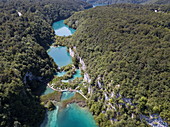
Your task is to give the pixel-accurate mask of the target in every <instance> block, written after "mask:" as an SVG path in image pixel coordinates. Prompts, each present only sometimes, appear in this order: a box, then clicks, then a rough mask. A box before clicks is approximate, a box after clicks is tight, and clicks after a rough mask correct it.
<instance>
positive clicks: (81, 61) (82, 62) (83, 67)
mask: <svg viewBox="0 0 170 127" xmlns="http://www.w3.org/2000/svg"><path fill="white" fill-rule="evenodd" d="M79 60H80V63H81V65H82V67H81V68H82V70H84V71H85V70H86V65H85V63H84V61H83V60H82V59H81V58H80V59H79Z"/></svg>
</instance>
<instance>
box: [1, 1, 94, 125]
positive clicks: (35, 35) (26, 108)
mask: <svg viewBox="0 0 170 127" xmlns="http://www.w3.org/2000/svg"><path fill="white" fill-rule="evenodd" d="M90 7H92V6H91V5H89V4H87V3H85V2H82V1H78V0H43V1H42V0H1V1H0V17H1V18H0V47H1V48H0V52H1V53H0V59H1V62H0V126H1V127H12V126H15V127H21V126H22V127H37V126H39V125H40V123H41V122H42V120H43V119H44V115H45V108H44V107H43V106H42V105H41V104H40V98H39V96H38V94H37V93H38V91H37V90H38V89H39V88H42V86H45V85H46V83H47V82H48V81H50V80H51V79H52V78H53V74H54V72H56V71H57V65H56V64H55V63H54V62H53V60H52V59H51V58H50V57H49V56H48V54H47V52H46V49H48V48H49V46H50V45H51V43H52V42H54V31H53V29H52V27H51V24H52V23H53V22H54V21H57V20H60V19H65V18H68V17H69V16H70V15H72V14H73V13H74V12H75V11H81V10H83V9H86V8H90ZM35 93H36V94H35Z"/></svg>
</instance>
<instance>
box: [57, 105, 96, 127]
mask: <svg viewBox="0 0 170 127" xmlns="http://www.w3.org/2000/svg"><path fill="white" fill-rule="evenodd" d="M58 125H59V127H97V126H96V123H95V121H94V119H93V116H92V115H91V114H90V113H89V111H87V110H85V109H82V108H80V107H79V106H77V105H76V104H70V105H69V106H68V107H67V108H65V109H64V110H62V111H61V112H59V117H58Z"/></svg>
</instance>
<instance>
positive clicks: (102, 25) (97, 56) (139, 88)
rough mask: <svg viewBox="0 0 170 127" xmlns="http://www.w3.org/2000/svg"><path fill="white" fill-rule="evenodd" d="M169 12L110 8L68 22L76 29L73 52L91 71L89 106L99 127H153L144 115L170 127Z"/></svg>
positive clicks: (134, 7) (79, 14)
mask: <svg viewBox="0 0 170 127" xmlns="http://www.w3.org/2000/svg"><path fill="white" fill-rule="evenodd" d="M169 8H170V6H158V5H155V6H149V5H148V6H142V5H111V6H105V7H96V8H93V9H89V10H85V11H81V12H76V13H75V14H74V15H73V16H71V17H70V18H69V19H67V20H66V21H65V23H66V24H68V25H69V26H71V27H73V28H76V29H77V30H76V32H75V33H74V35H73V36H72V38H71V40H70V42H69V43H68V46H70V47H74V49H75V46H76V50H77V53H79V56H80V57H82V59H83V60H84V62H85V64H86V66H87V69H86V71H87V72H88V74H89V75H90V77H91V83H90V84H89V87H88V88H90V89H88V88H87V90H86V91H88V92H87V93H86V94H87V95H86V96H88V97H89V98H90V99H89V102H88V106H89V109H90V111H91V112H92V113H93V115H94V116H95V120H96V121H97V123H98V125H99V126H100V127H113V126H115V127H137V126H140V127H144V126H148V125H147V124H146V123H145V122H144V120H141V119H140V116H141V115H142V114H143V115H146V116H149V114H159V115H160V116H161V117H162V118H163V119H164V120H165V121H166V122H167V123H168V124H170V122H169V121H170V98H169V97H170V12H169V11H168V10H169ZM156 9H159V10H160V12H155V11H154V10H156ZM155 124H156V123H155Z"/></svg>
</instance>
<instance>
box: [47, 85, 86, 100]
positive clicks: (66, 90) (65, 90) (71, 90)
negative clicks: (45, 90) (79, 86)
mask: <svg viewBox="0 0 170 127" xmlns="http://www.w3.org/2000/svg"><path fill="white" fill-rule="evenodd" d="M47 85H48V87H50V88H51V89H53V90H54V91H58V92H77V93H79V94H80V95H81V96H83V97H84V98H85V99H86V100H88V98H87V97H86V96H85V95H83V93H82V92H80V91H78V90H76V89H71V88H69V89H64V90H62V89H55V88H53V87H52V86H50V84H49V83H48V84H47Z"/></svg>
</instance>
